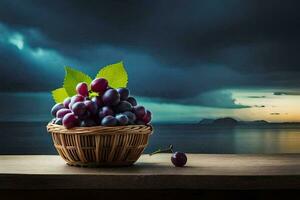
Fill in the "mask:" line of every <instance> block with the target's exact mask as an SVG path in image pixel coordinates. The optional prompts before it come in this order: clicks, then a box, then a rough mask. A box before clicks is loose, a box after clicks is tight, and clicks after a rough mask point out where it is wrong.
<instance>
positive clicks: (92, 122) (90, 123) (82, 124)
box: [80, 119, 97, 127]
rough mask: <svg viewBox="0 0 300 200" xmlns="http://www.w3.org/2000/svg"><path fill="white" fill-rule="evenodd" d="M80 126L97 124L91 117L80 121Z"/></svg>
mask: <svg viewBox="0 0 300 200" xmlns="http://www.w3.org/2000/svg"><path fill="white" fill-rule="evenodd" d="M80 126H81V127H91V126H97V123H96V122H95V121H94V120H93V119H86V120H83V121H81V122H80Z"/></svg>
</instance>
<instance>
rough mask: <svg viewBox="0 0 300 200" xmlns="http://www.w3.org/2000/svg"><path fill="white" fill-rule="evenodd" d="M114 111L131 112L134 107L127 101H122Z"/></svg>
mask: <svg viewBox="0 0 300 200" xmlns="http://www.w3.org/2000/svg"><path fill="white" fill-rule="evenodd" d="M114 110H115V111H116V113H122V112H126V111H131V110H132V106H131V104H130V103H128V102H127V101H120V103H119V104H118V105H117V106H116V107H115V109H114Z"/></svg>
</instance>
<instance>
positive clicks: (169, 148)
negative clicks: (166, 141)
mask: <svg viewBox="0 0 300 200" xmlns="http://www.w3.org/2000/svg"><path fill="white" fill-rule="evenodd" d="M158 153H174V151H173V145H172V144H170V146H169V147H168V148H166V149H158V150H156V151H154V152H152V153H150V154H149V155H150V156H152V155H154V154H158Z"/></svg>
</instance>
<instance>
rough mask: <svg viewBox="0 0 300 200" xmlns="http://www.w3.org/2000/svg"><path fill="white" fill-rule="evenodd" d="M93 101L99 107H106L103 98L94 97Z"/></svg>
mask: <svg viewBox="0 0 300 200" xmlns="http://www.w3.org/2000/svg"><path fill="white" fill-rule="evenodd" d="M92 101H93V102H95V103H96V104H97V105H98V107H102V106H104V103H103V101H102V97H101V96H97V97H93V98H92Z"/></svg>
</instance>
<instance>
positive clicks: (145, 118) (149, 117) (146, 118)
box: [142, 110, 152, 124]
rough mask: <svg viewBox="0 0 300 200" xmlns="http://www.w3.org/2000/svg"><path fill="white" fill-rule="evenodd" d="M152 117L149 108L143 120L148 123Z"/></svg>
mask: <svg viewBox="0 0 300 200" xmlns="http://www.w3.org/2000/svg"><path fill="white" fill-rule="evenodd" d="M151 119H152V113H151V112H150V111H149V110H146V114H145V115H144V117H143V119H142V120H143V121H144V122H145V123H146V124H148V123H149V122H150V121H151Z"/></svg>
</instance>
